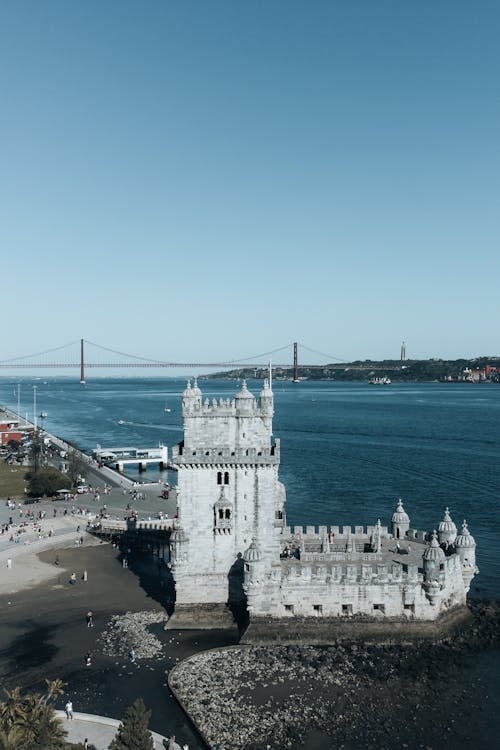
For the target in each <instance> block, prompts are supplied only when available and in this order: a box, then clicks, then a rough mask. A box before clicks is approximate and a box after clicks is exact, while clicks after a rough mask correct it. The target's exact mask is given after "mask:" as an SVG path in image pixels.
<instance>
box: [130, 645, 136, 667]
mask: <svg viewBox="0 0 500 750" xmlns="http://www.w3.org/2000/svg"><path fill="white" fill-rule="evenodd" d="M129 657H130V661H131V662H132V664H135V651H134V649H133V648H131V649H130V653H129Z"/></svg>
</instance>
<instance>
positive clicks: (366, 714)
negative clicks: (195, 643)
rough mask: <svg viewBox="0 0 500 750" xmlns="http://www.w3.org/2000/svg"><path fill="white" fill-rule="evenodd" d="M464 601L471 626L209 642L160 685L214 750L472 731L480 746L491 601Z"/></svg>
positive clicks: (406, 741) (407, 739) (493, 718)
mask: <svg viewBox="0 0 500 750" xmlns="http://www.w3.org/2000/svg"><path fill="white" fill-rule="evenodd" d="M471 608H472V614H473V618H474V621H473V623H472V625H471V627H470V628H467V629H464V630H462V631H461V632H459V633H457V634H456V635H455V636H452V637H449V638H442V639H438V640H434V641H427V642H422V641H420V642H412V643H406V644H394V643H393V644H390V645H388V644H383V643H378V644H374V643H367V642H363V641H361V640H355V641H351V642H347V641H344V640H343V641H341V642H338V643H337V644H336V645H334V646H329V647H318V646H311V645H305V644H302V645H299V644H293V645H292V644H287V645H282V644H274V645H269V644H266V645H265V646H253V645H241V644H240V645H238V646H234V647H232V648H223V649H212V650H210V651H206V652H203V653H199V654H196V655H194V656H192V657H190V658H188V659H186V660H185V661H184V662H182V663H181V664H179V665H178V666H176V667H174V669H172V670H171V671H170V673H169V676H168V682H169V686H170V689H171V690H172V692H173V693H174V695H175V696H176V698H177V700H178V701H179V702H180V703H181V705H182V706H183V708H184V710H185V712H186V713H187V715H188V716H190V717H191V720H192V721H193V723H194V724H195V726H197V727H198V731H199V732H200V734H201V735H202V736H203V738H204V740H205V742H207V744H211V743H212V742H214V741H217V742H219V743H220V744H221V750H257V748H261V747H263V746H268V747H271V748H273V750H274V749H276V750H277V749H278V748H303V749H304V750H320V748H326V747H332V748H346V749H347V748H349V750H351V749H352V750H354V749H355V748H359V747H366V748H384V750H385V749H387V750H392V749H393V748H394V750H396V748H400V747H407V748H424V747H425V748H438V747H441V746H446V747H450V748H452V750H457V749H460V750H462V748H463V750H466V749H467V748H468V747H470V738H471V736H474V737H475V746H477V747H481V748H482V750H489V748H493V747H495V746H496V744H495V743H496V740H495V741H494V740H493V739H492V738H493V737H495V736H496V733H495V731H492V726H491V725H492V724H493V725H495V724H496V726H497V728H498V726H500V721H499V718H498V712H497V711H496V708H495V704H494V702H492V701H491V700H490V701H489V696H488V694H487V691H488V686H487V685H484V684H483V683H482V681H481V679H480V678H479V677H478V676H477V664H478V663H480V662H481V660H482V659H484V658H486V659H488V660H489V661H492V662H494V663H497V664H500V652H499V650H498V645H499V634H500V602H481V601H476V602H473V603H471ZM208 691H210V701H209V702H207V700H206V699H205V696H206V695H207V692H208ZM488 708H489V711H488ZM457 712H458V713H457ZM485 713H486V714H487V716H488V721H485V718H486V717H485ZM228 716H231V722H230V724H229V726H228V723H227V717H228ZM470 732H471V733H470Z"/></svg>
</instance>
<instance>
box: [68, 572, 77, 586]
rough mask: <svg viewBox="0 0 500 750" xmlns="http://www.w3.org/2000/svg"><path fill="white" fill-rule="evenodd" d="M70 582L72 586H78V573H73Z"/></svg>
mask: <svg viewBox="0 0 500 750" xmlns="http://www.w3.org/2000/svg"><path fill="white" fill-rule="evenodd" d="M69 582H70V584H71V586H75V584H76V573H72V574H71V576H70V579H69Z"/></svg>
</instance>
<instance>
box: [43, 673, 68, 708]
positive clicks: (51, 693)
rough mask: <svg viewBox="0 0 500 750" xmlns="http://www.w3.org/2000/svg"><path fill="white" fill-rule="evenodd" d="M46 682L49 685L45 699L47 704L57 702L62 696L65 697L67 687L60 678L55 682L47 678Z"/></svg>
mask: <svg viewBox="0 0 500 750" xmlns="http://www.w3.org/2000/svg"><path fill="white" fill-rule="evenodd" d="M45 682H46V683H47V694H46V696H45V698H44V701H45V704H47V703H49V702H50V701H53V700H55V699H56V698H58V697H59V696H60V695H64V688H65V686H66V683H65V682H63V681H62V680H60V679H59V678H56V679H55V680H47V678H45Z"/></svg>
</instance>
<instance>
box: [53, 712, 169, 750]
mask: <svg viewBox="0 0 500 750" xmlns="http://www.w3.org/2000/svg"><path fill="white" fill-rule="evenodd" d="M56 716H57V717H58V718H59V719H61V720H62V723H63V725H64V728H65V730H66V731H67V733H68V736H67V740H68V742H73V743H77V742H81V743H83V742H84V740H85V739H87V741H88V743H89V745H90V746H92V745H93V746H94V747H95V748H96V750H107V748H108V747H109V744H110V742H111V740H112V739H113V738H114V737H115V735H116V733H117V731H118V727H119V726H120V723H121V722H119V721H117V720H116V719H110V718H109V717H108V716H96V715H95V714H82V713H75V714H74V718H73V720H69V719H67V718H66V714H65V712H64V711H56ZM151 734H152V736H153V742H154V750H163V748H168V747H169V738H167V737H163V735H161V734H157V732H151ZM174 750H181V748H180V746H179V745H178V744H177V742H174Z"/></svg>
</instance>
